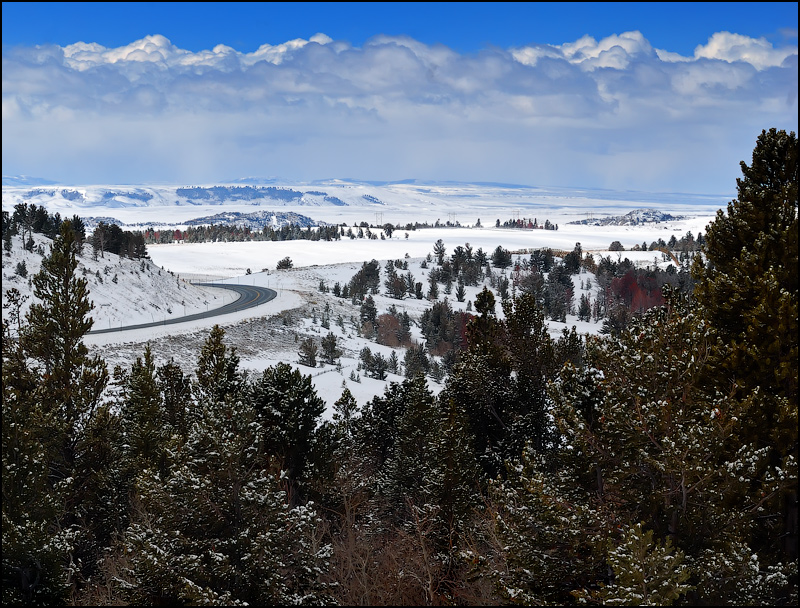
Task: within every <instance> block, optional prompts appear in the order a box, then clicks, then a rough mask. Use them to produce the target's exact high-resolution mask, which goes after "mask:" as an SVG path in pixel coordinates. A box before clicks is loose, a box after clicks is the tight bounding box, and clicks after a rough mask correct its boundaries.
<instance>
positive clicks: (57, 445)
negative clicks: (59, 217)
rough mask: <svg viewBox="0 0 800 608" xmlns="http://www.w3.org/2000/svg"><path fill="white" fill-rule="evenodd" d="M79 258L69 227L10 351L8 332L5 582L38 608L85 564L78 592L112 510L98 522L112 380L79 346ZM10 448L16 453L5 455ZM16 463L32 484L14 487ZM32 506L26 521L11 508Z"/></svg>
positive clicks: (83, 300)
mask: <svg viewBox="0 0 800 608" xmlns="http://www.w3.org/2000/svg"><path fill="white" fill-rule="evenodd" d="M76 251H77V244H76V241H75V234H74V232H73V230H72V227H71V224H70V222H63V223H62V224H61V226H60V234H59V236H58V237H57V238H56V239H55V240H54V242H53V244H52V247H51V250H50V254H49V255H48V256H46V257H45V258H44V259H43V260H42V267H41V270H40V271H39V273H38V274H37V275H36V276H35V277H34V278H33V286H34V296H35V298H36V300H37V301H36V302H34V303H33V304H32V305H31V307H30V309H29V310H28V314H27V315H26V324H25V325H23V326H22V327H21V328H20V335H19V341H18V343H17V344H14V345H12V344H10V343H9V342H8V341H6V335H7V329H6V327H7V326H6V325H4V344H3V356H4V359H3V414H4V422H3V428H4V434H3V442H4V444H3V459H4V476H3V484H4V485H3V492H4V496H3V498H4V500H3V536H4V551H3V576H4V579H5V580H6V581H8V582H9V583H10V587H9V594H11V595H12V596H16V597H20V596H19V595H16V594H21V596H22V597H23V598H27V599H30V601H36V602H40V601H41V602H48V601H58V600H56V599H55V598H56V597H57V596H58V595H59V594H60V593H62V592H63V591H64V590H65V587H64V585H65V584H66V581H67V580H68V579H67V575H68V568H69V567H70V562H69V560H70V558H71V559H74V560H85V561H83V568H82V569H79V570H78V571H77V572H75V574H76V575H77V576H73V577H72V580H73V582H74V581H79V580H80V577H81V575H86V574H88V571H87V569H89V570H90V569H91V568H92V567H93V566H94V564H95V562H96V560H97V558H98V557H99V551H100V549H101V548H102V546H105V545H102V543H103V542H104V541H105V540H107V539H108V538H109V537H110V534H111V531H110V530H109V529H108V525H109V520H108V519H107V518H106V517H105V515H108V513H109V511H108V509H106V510H105V512H104V515H103V514H101V515H100V517H97V515H98V513H100V512H99V511H98V510H97V509H98V508H99V505H98V502H97V501H98V500H99V499H100V497H99V494H101V493H102V490H103V488H104V482H103V478H104V477H105V475H106V473H107V471H108V467H109V466H110V465H111V462H110V461H109V459H107V458H106V457H105V456H106V455H107V454H108V450H109V449H110V447H109V444H108V441H109V440H113V438H109V437H104V436H102V435H101V436H98V434H97V432H96V431H97V429H98V428H101V427H103V425H104V424H105V421H106V420H108V411H107V410H106V409H104V408H101V407H100V397H101V394H102V392H103V390H104V388H105V386H106V383H107V381H108V373H107V371H106V367H105V364H104V362H103V361H102V360H100V359H99V358H98V357H90V356H89V354H88V349H87V348H86V345H85V344H84V343H83V336H84V335H85V334H86V332H87V331H89V329H90V328H91V326H92V319H91V317H89V316H88V315H89V313H90V311H91V309H92V304H91V302H90V300H89V297H88V290H87V282H86V280H85V279H82V278H79V277H76V275H75V270H76V268H77V260H76ZM7 347H8V349H9V350H8V356H7V354H6V348H7ZM19 408H22V409H21V410H20V409H19ZM6 425H9V429H8V431H9V434H6ZM14 444H16V447H18V448H19V449H20V450H21V452H20V453H18V454H13V452H9V451H8V450H13V449H14ZM36 444H38V445H36ZM31 459H33V460H31ZM15 460H17V461H18V465H19V466H21V467H24V469H27V473H26V474H30V475H31V477H30V480H29V481H28V480H27V479H24V477H23V478H22V479H20V478H19V477H18V476H19V474H20V473H21V471H20V470H19V469H16V466H18V465H17V464H12V463H13V462H14V461H15ZM9 466H10V467H11V468H12V469H13V470H11V471H9ZM24 469H23V470H24ZM6 474H8V483H9V484H12V487H13V484H15V483H17V482H19V481H24V483H25V484H29V487H28V489H25V490H24V491H21V493H20V496H19V498H18V499H13V498H12V497H11V496H9V495H7V494H6V489H7V487H8V486H7V480H6ZM17 490H19V488H17ZM106 498H110V497H106ZM26 501H29V504H30V505H31V506H32V507H33V508H31V511H30V512H26V511H24V510H20V509H18V508H15V506H14V505H17V507H21V506H22V505H24V504H25V503H26ZM7 502H8V503H9V504H8V505H7V504H6V503H7ZM111 502H113V501H111ZM56 505H58V506H57V507H56ZM7 507H8V508H7ZM111 509H112V510H113V509H114V507H113V506H112V507H111ZM101 511H102V509H101ZM93 516H95V517H93ZM25 520H29V521H27V522H25ZM98 539H99V540H98ZM6 540H8V541H9V544H8V545H6V543H5V541H6ZM98 543H100V544H101V546H100V547H98ZM17 551H19V552H17ZM59 557H60V559H58V558H59ZM4 589H5V585H4ZM4 594H5V591H4Z"/></svg>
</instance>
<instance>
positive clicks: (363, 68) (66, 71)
mask: <svg viewBox="0 0 800 608" xmlns="http://www.w3.org/2000/svg"><path fill="white" fill-rule="evenodd" d="M797 55H798V53H797V47H796V46H794V47H782V48H775V47H774V46H773V45H771V44H770V43H769V42H767V41H766V40H763V39H753V38H748V37H746V36H741V35H738V34H733V33H728V32H719V33H716V34H714V35H713V36H712V37H711V38H710V39H709V40H708V41H707V43H706V44H703V45H699V46H698V47H697V48H696V49H695V52H694V55H693V56H691V57H685V56H680V55H678V54H676V53H672V52H670V51H669V50H662V49H655V48H653V47H652V46H651V45H650V43H649V42H648V41H647V39H646V38H645V37H644V36H643V35H642V34H641V33H640V32H624V33H621V34H619V35H614V36H609V37H607V38H604V39H602V40H599V41H598V40H595V39H594V38H591V37H589V36H584V37H583V38H581V39H579V40H576V41H574V42H567V43H565V44H562V45H559V46H555V45H535V44H532V45H529V46H525V47H521V48H512V49H498V48H491V49H486V50H484V51H482V52H479V53H474V54H459V53H456V52H454V51H453V50H451V49H449V48H447V47H444V46H437V45H433V46H431V45H426V44H423V43H420V42H418V41H416V40H414V39H411V38H406V37H389V36H376V37H374V38H372V39H371V40H369V41H368V42H367V43H365V44H364V45H363V47H360V48H356V47H354V46H352V45H351V44H349V43H347V42H345V41H336V40H332V39H331V38H330V37H328V36H326V35H324V34H317V35H315V36H312V37H311V38H310V39H308V40H303V39H298V40H291V41H288V42H285V43H283V44H279V45H274V46H272V45H268V44H265V45H263V46H261V47H260V48H258V49H257V50H256V51H255V52H253V53H240V52H238V51H236V50H235V49H233V48H230V47H228V46H224V45H218V46H216V47H214V48H213V49H211V50H206V51H201V52H190V51H187V50H184V49H180V48H178V47H176V46H175V45H173V44H172V43H171V42H170V41H169V40H168V39H167V38H165V37H164V36H160V35H153V36H147V37H146V38H144V39H142V40H137V41H135V42H132V43H131V44H129V45H127V46H124V47H120V48H105V47H103V46H100V45H98V44H95V43H84V42H79V43H76V44H72V45H69V46H65V47H57V46H47V47H34V48H15V49H11V50H7V51H4V55H3V74H2V77H3V86H2V95H3V102H2V103H3V173H4V174H15V173H25V174H30V175H41V176H43V177H48V178H53V179H59V180H62V181H71V182H73V183H117V182H120V183H121V182H140V183H141V182H159V181H160V182H169V183H205V182H213V181H218V180H220V179H224V178H235V177H238V176H242V175H262V176H269V175H279V176H282V177H285V178H286V179H292V180H311V179H319V178H327V177H358V178H364V179H400V178H405V177H416V178H419V179H438V180H462V181H506V182H517V183H527V184H543V185H545V184H546V185H564V186H591V187H611V188H617V189H640V190H652V191H655V190H674V191H694V192H721V191H722V192H724V191H730V190H733V188H734V185H735V182H734V178H735V177H736V176H737V175H738V161H739V160H742V159H746V160H749V153H750V152H751V151H752V148H753V145H754V144H755V138H756V136H757V135H758V133H760V131H761V129H765V128H769V127H773V126H774V127H778V128H785V129H792V130H795V131H796V130H797V111H798V107H797V85H798V82H797V74H798V69H797Z"/></svg>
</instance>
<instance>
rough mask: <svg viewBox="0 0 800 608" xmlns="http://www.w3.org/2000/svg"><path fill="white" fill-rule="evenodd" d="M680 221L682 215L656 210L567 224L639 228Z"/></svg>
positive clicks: (631, 212) (641, 210) (632, 212)
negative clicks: (644, 225) (643, 225)
mask: <svg viewBox="0 0 800 608" xmlns="http://www.w3.org/2000/svg"><path fill="white" fill-rule="evenodd" d="M682 219H685V218H684V217H683V216H682V215H671V214H669V213H662V212H661V211H658V210H656V209H634V210H633V211H629V212H628V213H626V214H625V215H617V216H614V217H604V218H599V219H594V218H589V219H585V220H576V221H574V222H567V223H568V224H579V225H583V226H640V225H642V224H658V223H660V222H674V221H677V220H682Z"/></svg>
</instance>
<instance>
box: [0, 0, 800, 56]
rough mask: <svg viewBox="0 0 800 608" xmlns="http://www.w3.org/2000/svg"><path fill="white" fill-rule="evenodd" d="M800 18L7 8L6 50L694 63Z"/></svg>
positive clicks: (311, 7)
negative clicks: (719, 46)
mask: <svg viewBox="0 0 800 608" xmlns="http://www.w3.org/2000/svg"><path fill="white" fill-rule="evenodd" d="M45 5H46V6H45ZM797 18H798V13H797V3H796V2H763V3H756V2H641V3H635V2H633V3H632V2H605V3H592V2H494V3H486V2H399V3H398V2H262V3H259V2H228V3H224V4H222V3H217V2H195V3H191V5H190V7H189V8H187V5H186V4H185V3H179V2H100V3H95V2H48V3H40V2H4V3H3V44H4V45H19V44H21V45H26V46H32V45H35V44H58V45H62V46H63V45H67V44H72V43H74V42H78V41H83V42H90V41H91V42H98V43H100V44H102V45H103V46H109V47H116V46H123V45H125V44H128V43H129V42H131V41H133V40H138V39H140V38H143V37H144V36H146V35H148V34H162V35H164V36H166V37H167V38H169V39H170V40H171V41H172V42H173V43H174V44H176V45H177V46H180V47H181V48H184V49H187V50H190V51H200V50H203V49H209V48H212V47H214V46H216V45H217V44H226V45H228V46H231V47H234V48H236V49H237V50H239V51H242V52H252V51H254V50H256V49H257V48H258V47H259V46H260V45H262V44H264V43H265V42H268V43H270V44H279V43H281V42H285V41H286V40H291V39H293V38H309V37H310V36H312V35H314V34H316V33H317V32H324V33H326V34H327V35H328V36H330V37H331V38H334V39H342V40H348V41H350V42H351V43H352V44H354V45H356V46H361V45H362V44H363V43H364V42H366V41H367V40H368V39H369V38H371V37H372V36H374V35H376V34H387V35H406V36H410V37H412V38H414V39H416V40H419V41H420V42H424V43H426V44H436V43H439V44H444V45H446V46H449V47H450V48H452V49H454V50H457V51H460V52H474V51H478V50H480V49H481V48H484V47H486V46H489V45H497V46H500V47H503V48H506V47H509V46H522V45H524V44H528V43H531V42H538V43H546V44H561V43H563V42H564V41H566V40H575V39H578V38H580V37H581V36H583V35H584V34H589V35H590V36H593V37H595V38H604V37H606V36H609V35H611V34H618V33H620V32H623V31H630V30H639V31H641V32H642V33H643V34H644V35H645V37H646V38H647V39H648V40H649V41H650V43H651V44H653V45H654V46H656V47H659V48H669V49H671V50H673V51H675V52H678V53H682V54H687V55H688V54H690V53H691V52H692V51H694V48H695V47H696V46H697V45H698V44H700V43H702V42H705V40H706V39H708V38H709V37H710V36H711V35H712V34H714V33H715V32H719V31H729V32H735V33H738V34H744V35H747V36H750V37H752V38H760V37H765V38H766V39H767V40H770V41H771V42H773V43H782V42H784V41H785V40H786V39H790V38H792V37H794V38H795V39H796V36H797Z"/></svg>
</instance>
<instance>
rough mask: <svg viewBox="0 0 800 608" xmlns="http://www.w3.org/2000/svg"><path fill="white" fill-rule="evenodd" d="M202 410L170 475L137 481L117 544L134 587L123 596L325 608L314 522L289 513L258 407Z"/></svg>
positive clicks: (226, 404) (305, 511)
mask: <svg viewBox="0 0 800 608" xmlns="http://www.w3.org/2000/svg"><path fill="white" fill-rule="evenodd" d="M201 410H202V411H201V412H200V414H199V415H198V419H197V421H196V422H195V423H194V424H193V425H192V427H191V429H190V431H189V436H188V438H187V440H186V442H185V443H184V444H183V445H182V446H180V449H177V446H174V449H173V450H172V452H173V459H172V465H171V468H170V470H169V472H168V474H167V475H166V476H161V475H159V474H158V473H157V472H155V471H153V470H147V471H145V472H143V474H142V475H141V477H140V479H139V481H138V488H139V492H140V499H139V500H140V505H141V506H140V508H139V512H138V513H137V514H136V517H135V521H134V523H132V524H131V526H130V527H129V528H128V530H127V532H126V534H125V537H124V540H123V546H124V549H125V551H126V555H127V558H128V560H129V562H130V573H131V574H132V576H133V580H132V582H129V583H125V584H124V585H123V586H122V588H121V589H120V593H121V594H123V595H124V597H126V599H128V601H130V602H133V603H137V604H152V603H165V602H166V603H171V604H181V603H189V604H192V603H193V604H217V605H233V604H242V603H247V604H256V605H276V604H301V603H322V602H325V598H326V593H325V585H324V584H323V583H322V582H321V579H322V575H323V574H324V572H325V570H326V564H327V559H328V552H327V551H326V550H325V549H324V547H321V546H317V545H316V543H315V541H314V536H313V534H314V530H315V528H316V526H317V525H318V520H317V517H316V516H315V514H314V512H313V511H312V510H311V509H310V508H308V507H290V506H289V505H287V502H286V495H285V492H284V491H283V490H282V489H281V488H280V482H279V480H278V479H277V478H276V476H275V474H274V473H272V472H270V470H269V461H268V459H267V458H266V457H265V454H264V452H263V450H264V448H265V446H267V445H268V440H267V437H266V435H265V431H264V428H263V426H262V425H261V424H260V423H259V422H258V415H257V412H256V410H255V408H254V407H253V406H252V405H251V404H250V403H248V402H246V401H243V400H240V399H231V398H227V399H224V400H216V401H215V400H211V401H207V402H205V403H203V404H202V406H201ZM118 582H119V581H118Z"/></svg>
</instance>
